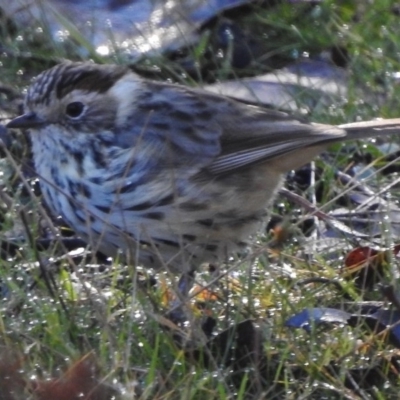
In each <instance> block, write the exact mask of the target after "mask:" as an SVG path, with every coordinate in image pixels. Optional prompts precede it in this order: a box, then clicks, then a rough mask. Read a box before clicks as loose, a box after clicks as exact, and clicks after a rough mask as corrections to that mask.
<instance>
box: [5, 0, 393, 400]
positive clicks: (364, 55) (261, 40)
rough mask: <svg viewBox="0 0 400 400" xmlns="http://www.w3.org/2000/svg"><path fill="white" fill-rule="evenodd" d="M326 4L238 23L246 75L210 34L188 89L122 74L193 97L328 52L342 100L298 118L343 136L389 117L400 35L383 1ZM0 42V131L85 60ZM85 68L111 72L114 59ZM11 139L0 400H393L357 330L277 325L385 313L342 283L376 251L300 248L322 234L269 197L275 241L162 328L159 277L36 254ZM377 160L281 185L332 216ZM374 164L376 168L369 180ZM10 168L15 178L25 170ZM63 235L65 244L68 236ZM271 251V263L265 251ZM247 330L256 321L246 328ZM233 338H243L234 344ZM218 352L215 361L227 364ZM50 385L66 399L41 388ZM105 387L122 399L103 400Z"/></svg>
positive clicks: (384, 347)
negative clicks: (357, 255) (55, 73)
mask: <svg viewBox="0 0 400 400" xmlns="http://www.w3.org/2000/svg"><path fill="white" fill-rule="evenodd" d="M336 3H337V2H333V1H326V2H323V3H321V4H318V5H316V6H312V7H311V6H310V5H308V4H299V5H297V6H296V7H295V6H293V4H292V3H289V2H288V3H284V4H281V5H277V6H276V7H274V8H272V9H270V10H268V11H263V10H261V9H256V11H254V12H252V13H249V14H247V15H244V16H242V17H240V18H239V19H238V22H237V24H238V25H239V26H240V28H241V29H242V31H243V32H245V33H246V35H249V36H250V37H254V38H256V39H257V42H258V47H257V48H258V50H257V52H256V54H255V55H254V59H253V60H252V62H250V63H249V64H248V65H247V66H246V68H244V69H243V68H241V69H239V68H234V67H233V66H232V61H233V55H234V52H232V51H229V46H230V45H232V44H230V45H229V44H228V50H227V51H226V52H225V53H226V54H227V56H226V57H222V58H221V57H217V56H216V54H218V49H217V47H218V46H217V45H216V43H215V42H213V41H212V40H211V38H213V32H212V31H207V32H205V33H204V36H203V37H202V39H201V40H200V42H199V44H197V45H196V46H194V48H193V49H189V50H188V52H187V53H188V57H189V56H190V57H191V56H193V58H194V60H195V63H194V66H195V68H194V71H193V73H192V74H186V73H185V72H184V70H183V68H182V64H183V61H182V59H180V58H178V59H176V58H175V59H174V60H173V61H171V59H168V58H166V57H165V58H164V57H152V58H146V59H143V60H141V61H140V62H138V63H137V64H136V65H135V69H136V70H138V71H141V72H142V73H144V74H146V75H154V72H153V71H154V70H155V69H156V70H158V71H160V72H159V73H158V74H156V75H157V78H158V79H171V80H174V81H179V82H186V83H187V84H191V85H194V84H196V82H211V81H214V80H219V79H228V78H229V79H233V78H235V79H239V78H240V77H242V76H251V75H257V74H261V73H265V72H268V71H271V69H273V68H274V67H276V66H283V65H286V64H287V63H290V62H294V61H295V60H296V59H297V58H298V57H299V55H301V54H306V53H307V54H309V55H310V56H311V57H313V56H315V55H317V54H319V53H321V52H323V51H327V50H329V49H332V48H334V49H339V50H341V51H345V52H347V53H348V61H347V63H348V65H347V69H348V71H349V76H350V80H349V92H348V96H347V98H346V99H342V100H341V101H339V102H338V104H333V105H332V106H331V107H329V108H321V107H316V109H315V110H311V111H310V115H309V116H308V117H309V118H310V119H312V120H314V121H320V122H327V123H342V122H345V121H353V120H357V119H367V118H373V117H377V116H381V117H387V118H389V117H396V116H398V110H399V109H400V107H399V101H400V100H399V99H400V93H399V91H400V86H399V85H398V84H397V81H396V79H395V73H397V72H398V71H399V70H400V68H399V67H400V52H399V49H400V39H399V38H400V25H399V23H398V22H399V16H398V15H397V14H398V13H397V11H396V9H395V5H394V4H393V3H392V2H391V1H384V0H380V1H376V2H374V4H372V5H370V4H369V3H365V2H353V1H342V2H340V4H336ZM354 3H356V4H354ZM1 32H2V33H1V39H2V40H1V42H2V51H3V52H2V54H1V55H0V62H1V71H2V75H1V81H2V83H7V87H11V89H12V90H11V92H10V91H6V90H2V91H1V93H0V105H1V107H2V110H4V112H5V113H7V116H8V115H9V113H10V112H13V113H15V114H17V113H18V99H17V100H15V97H16V95H15V93H14V91H16V92H18V91H23V90H24V89H25V88H26V87H27V85H28V84H29V80H30V78H31V77H33V76H35V75H37V73H39V72H40V71H42V70H43V69H46V68H48V67H49V66H51V65H52V64H54V63H55V62H56V61H57V60H59V59H60V58H69V59H80V58H86V57H81V56H79V51H78V49H79V46H80V45H81V44H82V43H83V42H84V40H83V38H81V40H80V38H79V36H78V37H75V39H77V42H78V44H76V42H75V43H64V44H60V43H55V42H54V41H52V40H51V39H50V38H49V36H48V33H46V32H38V31H35V30H31V29H30V28H26V30H22V28H15V27H14V28H13V29H9V28H8V29H6V28H5V25H4V24H3V29H2V31H1ZM231 50H232V49H231ZM92 53H93V51H89V54H92ZM190 57H189V59H190ZM96 58H97V60H96V61H104V62H110V61H111V62H124V60H123V59H122V58H121V56H118V57H113V56H111V57H109V58H107V59H105V58H104V59H100V57H99V56H96ZM155 67H156V68H155ZM188 75H190V76H188ZM360 88H361V89H363V93H365V92H368V96H367V97H365V98H364V97H362V98H360V97H359V96H360ZM13 135H19V134H18V133H13ZM12 139H13V140H12V146H10V147H9V150H10V152H11V153H12V155H13V157H14V158H13V159H14V162H13V161H12V160H11V159H10V157H9V156H7V155H6V154H5V153H4V152H3V153H2V154H1V155H2V158H1V159H0V163H1V164H0V171H1V175H0V179H1V189H2V193H3V194H2V200H3V205H1V202H0V218H1V231H0V238H1V239H0V240H1V241H2V243H3V247H4V246H5V245H6V243H9V242H10V241H12V242H13V243H15V245H14V246H12V247H11V248H7V249H6V250H7V251H6V252H4V254H3V255H2V257H1V259H0V279H1V282H2V286H1V290H2V294H3V295H4V296H3V297H4V299H3V300H2V301H1V303H0V307H1V317H0V393H3V394H0V398H2V397H1V396H6V395H5V394H4V393H6V392H7V388H9V386H7V385H9V381H10V379H7V376H9V377H11V378H12V379H11V381H13V382H15V383H16V384H17V383H18V382H19V379H20V377H21V376H22V377H23V379H24V382H25V383H26V382H28V383H29V384H28V385H25V384H23V385H20V386H22V387H23V389H21V392H18V390H17V389H16V388H17V385H16V386H15V387H13V390H14V391H15V393H14V394H9V395H8V397H4V398H6V399H25V398H43V399H44V398H60V399H62V398H63V397H62V396H67V395H68V393H72V391H73V390H74V388H75V387H78V388H79V387H81V386H79V385H81V382H80V380H79V376H86V375H87V374H88V376H89V377H90V376H92V375H93V376H94V377H95V378H93V379H94V384H93V386H94V387H99V388H100V391H99V393H97V394H96V396H95V397H93V398H96V399H101V398H112V396H115V398H126V399H132V398H138V399H207V400H210V399H228V398H232V399H233V398H235V399H260V398H265V399H389V398H397V397H398V390H399V382H398V369H397V370H396V368H397V358H398V349H397V348H396V346H394V345H393V344H392V343H391V342H390V341H389V342H388V340H385V338H384V337H382V335H377V334H374V333H372V332H371V330H370V329H368V328H366V327H365V325H363V324H361V323H358V324H355V326H348V325H346V324H327V325H322V326H321V325H318V326H317V325H315V326H311V329H310V332H306V331H305V330H301V329H289V328H288V327H286V326H285V321H286V320H287V319H288V318H289V317H291V316H293V315H294V314H296V313H298V312H300V311H302V310H303V309H305V308H311V307H333V306H337V307H343V308H344V307H348V306H349V304H348V303H350V306H353V307H356V308H357V304H358V303H359V302H361V301H366V300H373V301H382V302H383V301H386V300H387V299H386V298H385V297H384V296H383V295H382V292H381V291H380V290H379V289H378V287H377V285H374V284H373V285H371V286H370V287H369V289H368V290H361V289H360V287H359V286H357V282H356V280H355V279H350V280H346V279H344V278H343V275H342V274H341V273H340V270H341V268H343V265H344V257H345V255H346V254H347V252H348V251H349V250H351V249H353V248H355V247H357V246H358V245H359V244H371V243H375V241H374V240H373V238H360V237H353V238H352V239H349V238H346V237H344V236H342V235H340V232H339V234H337V236H338V237H337V238H335V239H330V240H328V237H327V236H326V235H325V236H324V235H321V236H320V235H319V234H317V233H316V232H317V230H315V229H314V230H313V231H312V233H311V235H310V234H306V233H305V230H304V229H301V228H304V225H305V224H306V223H305V222H304V221H308V222H307V223H308V224H309V225H311V226H314V228H315V224H316V223H317V224H319V225H318V227H319V228H320V231H321V229H324V225H322V224H320V222H318V221H315V219H314V218H313V217H310V215H309V214H308V213H307V211H306V210H304V209H302V208H300V207H299V206H298V205H296V204H294V203H293V202H291V201H290V200H287V199H286V198H283V197H280V198H278V199H277V200H276V202H275V205H274V207H273V210H272V211H273V213H274V215H275V216H277V219H278V220H280V221H281V226H282V228H281V230H276V231H275V235H271V234H270V233H268V232H267V233H265V234H263V233H261V234H260V236H259V237H258V238H256V240H255V243H254V246H253V248H252V249H251V251H249V252H248V254H247V255H245V256H244V258H242V259H232V260H230V261H229V263H228V265H223V266H221V269H222V271H225V270H228V271H229V272H230V273H229V274H227V275H225V276H224V277H223V278H221V279H220V280H219V282H218V284H217V285H216V286H213V287H212V290H213V291H214V292H216V295H212V294H209V296H208V297H210V298H208V297H207V295H204V296H203V297H199V298H198V299H197V303H201V307H200V308H199V307H196V306H194V305H192V306H191V310H190V314H191V315H192V318H191V320H190V323H189V324H187V326H184V327H177V326H174V325H173V324H172V323H171V322H170V321H169V320H168V319H167V318H166V317H165V315H166V311H167V310H168V292H167V288H168V287H170V286H171V283H170V279H171V277H170V276H168V275H166V276H164V275H163V274H158V275H156V283H154V282H153V279H152V278H151V276H150V275H149V274H148V273H147V272H146V271H143V270H141V269H140V268H136V269H134V268H123V266H121V265H120V264H119V263H118V262H117V261H118V260H115V261H114V262H113V263H112V265H111V266H112V268H110V266H107V268H105V267H104V265H103V264H104V263H105V262H102V261H98V260H93V259H92V258H91V256H90V255H89V256H85V255H84V254H82V253H79V254H68V256H66V251H65V250H64V249H63V248H62V247H60V245H57V246H53V245H52V246H50V247H48V248H46V249H44V250H43V249H40V248H38V246H37V244H35V239H36V238H46V237H48V236H51V233H50V228H49V224H48V223H47V222H46V220H45V219H44V217H43V216H42V215H41V212H40V199H39V198H38V197H37V196H36V195H35V193H36V192H37V191H38V188H37V182H36V181H35V179H34V178H33V177H32V174H31V172H30V171H29V168H27V167H26V162H28V163H29V161H28V160H29V149H28V145H27V144H26V141H25V140H24V139H23V137H22V136H13V137H12ZM395 140H396V139H393V141H395ZM355 152H356V153H357V155H358V160H356V161H355V160H354V157H353V154H354V153H355ZM382 156H384V153H383V152H382V151H381V150H380V149H379V148H378V147H377V146H376V145H375V144H374V143H369V144H368V145H364V144H352V145H348V146H344V147H343V146H339V145H338V146H334V147H332V149H331V151H330V152H329V153H327V154H326V155H325V156H324V157H323V158H320V159H319V160H317V161H316V163H315V166H316V171H317V172H316V173H317V176H318V185H317V186H316V187H311V188H310V187H309V186H308V185H303V186H301V185H300V183H302V182H301V174H297V175H293V174H291V177H289V181H288V184H289V185H290V188H291V189H292V190H294V191H296V192H297V193H301V194H302V196H304V197H306V198H313V197H315V198H316V199H317V201H318V203H317V206H318V208H320V209H321V210H323V211H325V212H327V211H329V210H337V209H338V208H339V207H344V206H346V207H353V206H352V205H351V204H349V201H348V200H347V202H346V203H343V202H344V201H345V200H343V198H341V199H339V200H337V199H336V200H335V201H333V199H335V198H336V197H337V196H338V195H339V194H340V193H342V192H343V191H344V190H345V189H344V187H343V185H341V184H340V183H339V182H338V181H337V180H336V179H335V173H334V172H335V170H337V169H340V170H343V171H346V170H347V169H348V168H349V167H350V166H352V165H353V164H355V165H356V167H359V166H361V167H363V168H364V166H365V164H367V163H368V161H369V158H374V159H376V158H378V157H382ZM21 160H23V161H24V162H25V164H22V162H21ZM359 160H361V162H360V161H359ZM387 164H388V160H387V158H384V157H383V158H382V159H381V161H380V163H379V164H378V165H379V166H387ZM15 165H17V166H21V165H23V168H22V171H21V170H16V169H15ZM366 168H367V172H368V174H369V175H370V177H369V179H368V182H367V183H365V184H367V185H369V186H370V187H371V188H373V190H375V191H378V190H379V188H382V187H384V186H385V185H387V184H390V182H392V181H394V180H395V179H396V177H397V172H395V173H392V174H390V175H389V174H383V173H381V172H378V171H377V167H372V166H368V167H366ZM22 177H24V179H26V180H27V181H28V187H26V186H24V184H23V180H24V179H22ZM363 184H364V182H363ZM304 186H307V188H306V189H304ZM397 188H398V185H396V186H394V187H393V188H392V189H391V192H390V194H387V196H388V198H390V197H392V198H393V200H394V201H395V200H396V198H397V192H398V189H397ZM32 194H33V195H32ZM391 215H392V214H391ZM289 216H290V217H289ZM388 216H390V214H389V213H388V214H387V215H386V216H382V219H381V220H380V221H379V222H376V223H375V224H373V226H374V227H375V228H376V226H379V227H381V230H382V237H383V239H382V243H384V245H385V247H388V248H390V247H392V246H393V244H396V240H397V239H396V237H395V236H396V235H395V233H396V232H395V231H394V233H392V232H393V227H392V225H391V224H390V222H391V220H389V221H388V220H387V217H388ZM395 216H396V214H395ZM390 218H392V217H391V216H390ZM313 224H314V225H313ZM62 231H63V233H64V234H65V235H64V236H67V235H68V229H66V228H63V229H62ZM332 232H337V231H335V230H332ZM69 233H71V232H69ZM10 238H11V239H12V240H11V239H10ZM64 243H65V241H64ZM271 244H273V245H274V248H275V251H273V252H269V251H267V247H268V245H271ZM383 264H384V265H383V268H384V271H385V272H384V274H383V275H384V277H383V278H382V279H380V282H381V283H384V284H390V285H393V286H394V287H395V288H397V286H398V262H397V259H396V257H395V256H390V257H388V260H386V259H385V262H383ZM104 270H105V271H104ZM172 278H173V277H172ZM315 278H326V279H327V280H328V281H329V280H335V281H337V282H339V283H340V285H341V286H342V290H341V291H339V290H338V288H337V287H335V286H333V285H329V284H323V283H320V282H318V281H311V282H310V281H308V283H307V282H305V281H304V280H305V279H315ZM198 279H199V280H200V281H202V280H204V281H207V280H211V279H212V276H211V277H210V274H209V273H208V272H207V271H206V270H204V271H203V270H200V274H199V278H198ZM349 299H350V300H349ZM249 319H251V320H253V321H255V322H253V323H246V321H247V320H249ZM205 323H215V325H216V326H215V328H214V330H213V334H212V335H211V338H214V339H213V340H214V341H213V342H212V343H213V344H211V345H210V346H209V348H205V347H204V343H205V342H207V341H209V340H210V338H206V337H205V335H204V334H203V333H202V328H201V325H202V324H205ZM232 327H237V328H238V329H239V331H240V329H242V330H243V332H242V333H240V332H239V333H236V334H234V333H233V331H230V329H232ZM222 332H225V336H224V334H221V333H222ZM246 346H248V347H246ZM242 349H243V352H242V353H241V352H240V350H242ZM229 351H231V353H229ZM251 351H254V352H255V354H253V355H251V357H250V358H251V359H250V360H249V359H247V360H244V361H243V360H242V362H241V361H240V360H238V358H239V357H245V356H249V354H250V353H251ZM221 353H222V354H221ZM224 353H226V354H227V355H228V356H227V357H225V358H224V357H223V354H224ZM235 357H236V359H235ZM257 360H258V361H260V360H261V361H262V365H260V364H257ZM85 363H86V364H85ZM82 365H83V366H82ZM68 368H69V369H68ZM20 370H21V371H22V372H20ZM66 371H67V372H66ZM88 371H89V373H88ZM60 376H61V377H63V379H64V380H63V381H62V382H64V383H63V384H64V386H62V385H61V383H60V382H61V381H54V379H55V377H60ZM52 379H53V380H52ZM88 380H90V379H89V378H87V379H86V382H87V381H88ZM46 382H47V383H48V382H50V383H53V384H55V382H56V383H57V385H58V390H59V388H60V387H61V388H62V390H61V391H60V392H57V395H55V393H56V392H55V390H56V389H55V388H54V387H51V388H49V386H48V385H47V386H46ZM65 382H66V383H65ZM60 385H61V386H60ZM18 387H19V386H18ZM110 388H111V389H110ZM112 388H114V389H116V390H117V391H118V392H119V394H112V393H113V391H112ZM46 390H47V392H46ZM51 390H53V392H52V391H51ZM82 390H83V389H82ZM108 390H110V392H108ZM68 391H70V392H68ZM43 393H47V397H45V396H46V395H45V394H43ZM49 393H50V394H51V395H50V394H49ZM35 396H36V397H35ZM40 396H42V397H40ZM101 396H104V397H101ZM71 397H72V395H70V397H65V398H71Z"/></svg>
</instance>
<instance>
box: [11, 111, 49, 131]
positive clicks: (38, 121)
mask: <svg viewBox="0 0 400 400" xmlns="http://www.w3.org/2000/svg"><path fill="white" fill-rule="evenodd" d="M46 124H47V121H45V120H44V119H43V118H40V117H38V116H37V115H36V114H35V113H33V112H30V113H26V114H23V115H20V116H19V117H17V118H14V119H13V120H11V121H10V122H9V123H8V124H7V125H6V126H7V128H19V129H29V128H41V127H43V126H45V125H46Z"/></svg>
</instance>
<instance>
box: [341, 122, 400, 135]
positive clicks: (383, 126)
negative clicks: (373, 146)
mask: <svg viewBox="0 0 400 400" xmlns="http://www.w3.org/2000/svg"><path fill="white" fill-rule="evenodd" d="M338 128H341V129H344V130H345V131H346V132H347V137H346V139H348V140H356V139H365V138H369V137H378V136H388V135H400V118H393V119H377V120H373V121H362V122H352V123H349V124H342V125H339V126H338Z"/></svg>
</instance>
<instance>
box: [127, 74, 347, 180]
mask: <svg viewBox="0 0 400 400" xmlns="http://www.w3.org/2000/svg"><path fill="white" fill-rule="evenodd" d="M145 87H146V88H147V90H144V91H143V93H142V94H141V95H140V97H138V98H137V101H136V103H135V104H136V112H135V113H134V114H133V115H132V121H131V124H132V126H133V129H134V132H136V133H134V136H136V137H140V138H141V139H142V140H144V141H145V142H146V141H151V143H152V148H154V149H157V150H155V151H157V152H158V153H157V158H158V160H159V161H160V160H162V159H164V160H167V159H168V162H169V163H170V162H171V160H173V164H174V165H175V166H179V165H188V163H189V164H192V165H197V166H198V167H199V168H205V169H206V170H207V171H208V172H210V173H211V174H215V175H218V174H225V173H227V172H230V171H233V170H236V169H239V168H243V167H246V166H250V165H252V164H254V163H258V162H262V161H266V160H269V159H273V158H276V157H279V156H282V155H284V154H286V153H291V152H293V151H295V150H300V149H302V148H305V147H309V146H313V145H318V144H320V143H321V142H329V141H334V140H338V139H339V138H341V137H344V136H345V135H346V132H345V131H344V130H342V129H339V128H335V127H333V126H330V125H318V124H310V123H307V122H303V121H301V120H298V119H296V118H293V117H291V116H289V115H288V114H285V113H282V112H278V111H273V110H267V109H264V108H261V107H256V106H250V105H246V104H243V103H240V102H237V101H234V100H230V99H228V98H226V97H223V96H219V95H216V94H212V93H208V92H205V91H203V90H198V89H191V88H186V87H183V86H182V87H180V86H176V85H167V84H165V83H164V84H158V83H156V82H147V85H146V86H145ZM122 131H123V132H129V130H128V129H122ZM131 132H132V131H131ZM119 140H120V145H124V143H125V141H128V146H132V133H129V136H127V134H126V133H125V134H122V135H121V137H120V139H119ZM156 144H158V146H159V147H158V148H157V146H156Z"/></svg>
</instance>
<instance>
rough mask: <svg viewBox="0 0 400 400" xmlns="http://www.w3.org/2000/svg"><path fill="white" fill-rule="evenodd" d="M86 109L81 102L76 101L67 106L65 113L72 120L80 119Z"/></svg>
mask: <svg viewBox="0 0 400 400" xmlns="http://www.w3.org/2000/svg"><path fill="white" fill-rule="evenodd" d="M84 109H85V105H84V104H83V103H81V102H80V101H74V102H72V103H69V104H68V105H67V108H66V109H65V113H66V114H67V115H68V117H70V118H78V117H80V116H81V115H82V113H83V110H84Z"/></svg>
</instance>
